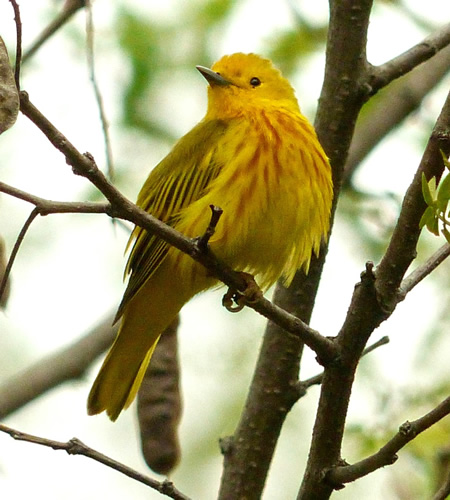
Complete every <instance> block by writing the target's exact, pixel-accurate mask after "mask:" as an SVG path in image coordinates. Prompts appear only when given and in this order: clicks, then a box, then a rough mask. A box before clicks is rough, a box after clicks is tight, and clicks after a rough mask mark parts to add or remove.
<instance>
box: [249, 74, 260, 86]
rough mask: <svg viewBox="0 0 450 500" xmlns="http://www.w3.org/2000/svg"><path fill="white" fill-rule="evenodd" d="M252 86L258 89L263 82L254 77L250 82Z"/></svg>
mask: <svg viewBox="0 0 450 500" xmlns="http://www.w3.org/2000/svg"><path fill="white" fill-rule="evenodd" d="M250 85H251V86H252V87H258V86H259V85H261V80H260V79H259V78H258V77H256V76H254V77H253V78H252V79H251V80H250Z"/></svg>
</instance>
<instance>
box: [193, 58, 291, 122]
mask: <svg viewBox="0 0 450 500" xmlns="http://www.w3.org/2000/svg"><path fill="white" fill-rule="evenodd" d="M197 69H198V70H199V71H200V73H201V74H202V75H203V76H204V77H205V78H206V80H207V81H208V83H209V88H208V113H207V116H208V115H209V116H210V117H215V118H226V117H233V116H237V115H239V114H242V113H245V111H246V110H249V109H258V108H263V109H268V108H271V107H274V108H288V109H291V110H292V111H298V110H299V108H298V103H297V99H296V97H295V94H294V89H293V88H292V87H291V84H290V83H289V82H288V80H286V78H284V77H283V76H282V75H281V73H280V71H279V70H277V69H276V68H275V67H274V66H273V65H272V62H271V61H270V60H269V59H264V58H262V57H260V56H258V55H256V54H242V53H236V54H232V55H229V56H224V57H222V58H221V59H219V61H217V62H216V63H215V64H214V65H213V66H212V68H211V69H209V68H205V67H203V66H197Z"/></svg>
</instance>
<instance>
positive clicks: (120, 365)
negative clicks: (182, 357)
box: [87, 263, 195, 420]
mask: <svg viewBox="0 0 450 500" xmlns="http://www.w3.org/2000/svg"><path fill="white" fill-rule="evenodd" d="M166 266H167V264H166V265H164V263H163V264H162V265H161V267H160V268H159V269H158V270H157V271H156V273H155V274H154V275H153V276H152V277H151V278H150V279H149V280H148V281H147V283H145V284H144V286H143V287H142V288H141V289H140V290H139V291H138V293H137V294H136V295H135V296H134V297H133V298H132V299H131V300H130V302H129V303H128V304H127V305H126V306H125V308H124V313H123V317H122V323H121V326H120V329H119V332H118V334H117V337H116V339H115V341H114V343H113V345H112V347H111V349H110V351H109V353H108V355H107V356H106V359H105V361H104V363H103V365H102V367H101V369H100V372H99V373H98V375H97V378H96V379H95V381H94V384H93V386H92V389H91V392H90V393H89V398H88V405H87V406H88V413H89V415H95V414H97V413H101V412H102V411H106V413H107V414H108V416H109V417H110V418H111V420H116V419H117V417H118V416H119V414H120V412H121V411H122V410H123V409H125V408H127V407H128V406H129V405H130V404H131V402H132V401H133V399H134V398H135V396H136V393H137V391H138V389H139V386H140V385H141V382H142V378H143V376H144V374H145V371H146V369H147V366H148V364H149V362H150V358H151V356H152V354H153V351H154V350H155V347H156V344H157V343H158V340H159V337H160V335H161V333H162V332H163V331H164V330H165V329H166V328H167V327H168V326H169V324H170V323H171V321H172V320H173V319H174V318H175V316H176V315H177V313H178V312H179V310H180V309H181V308H182V307H183V305H184V304H185V303H186V302H187V301H188V300H189V299H190V298H191V297H192V296H193V295H194V294H195V291H194V290H192V289H189V287H187V286H183V282H182V281H180V280H179V279H178V277H177V273H176V272H174V270H173V269H167V268H166ZM164 268H166V269H164Z"/></svg>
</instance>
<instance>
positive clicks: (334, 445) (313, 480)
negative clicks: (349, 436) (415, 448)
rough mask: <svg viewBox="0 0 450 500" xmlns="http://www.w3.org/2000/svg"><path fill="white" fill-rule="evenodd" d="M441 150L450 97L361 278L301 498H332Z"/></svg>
mask: <svg viewBox="0 0 450 500" xmlns="http://www.w3.org/2000/svg"><path fill="white" fill-rule="evenodd" d="M441 150H442V151H443V152H444V154H447V155H448V153H449V151H450V96H449V97H448V98H447V101H446V102H445V104H444V107H443V109H442V111H441V114H440V116H439V118H438V120H437V122H436V125H435V127H434V130H433V132H432V134H431V137H430V140H429V142H428V145H427V148H426V150H425V153H424V156H423V158H422V161H421V164H420V166H419V169H418V171H417V173H416V175H415V177H414V179H413V181H412V184H411V186H410V187H409V189H408V191H407V193H406V195H405V199H404V202H403V205H402V209H401V213H400V216H399V219H398V223H397V225H396V228H395V230H394V233H393V235H392V238H391V241H390V243H389V246H388V249H387V251H386V253H385V255H384V257H383V259H382V261H381V263H380V265H379V266H378V268H377V272H376V275H375V273H374V272H373V264H371V263H368V264H367V265H366V271H365V273H363V275H362V277H361V282H360V283H359V284H358V285H357V286H356V288H355V291H354V294H353V297H352V301H351V304H350V307H349V310H348V313H347V317H346V319H345V322H344V325H343V326H342V328H341V331H340V332H339V335H338V337H337V343H338V345H339V346H340V349H341V351H340V352H341V357H340V358H339V360H338V362H336V363H332V364H330V365H329V366H328V367H326V369H325V373H324V377H323V381H322V387H321V395H320V400H319V408H318V411H317V417H316V422H315V426H314V431H313V440H312V446H311V451H310V455H309V458H308V466H307V471H306V474H305V477H304V482H303V485H302V489H301V492H300V496H299V498H301V499H309V498H316V497H314V496H312V495H319V497H317V498H329V496H330V495H331V493H332V490H333V488H334V486H335V485H332V484H330V483H329V482H327V481H325V480H324V479H325V475H324V472H325V471H327V470H329V469H331V468H332V467H334V466H336V464H338V463H339V460H340V453H341V444H340V443H341V442H342V438H343V432H344V425H345V420H346V415H347V410H348V403H349V400H350V394H351V388H352V384H353V380H354V376H355V371H356V367H357V365H358V360H359V358H360V355H361V352H362V350H363V349H364V346H365V345H366V343H367V340H368V339H369V337H370V335H371V334H372V332H373V330H374V329H375V328H376V327H378V326H379V324H380V323H381V322H382V321H384V320H385V319H386V318H387V317H389V316H390V314H392V312H393V310H394V309H395V305H396V304H397V293H398V287H399V286H400V283H401V280H402V278H403V276H404V273H405V272H406V270H407V268H408V267H409V265H410V263H411V262H412V260H413V259H414V258H415V252H416V245H417V240H418V238H419V234H420V230H419V221H420V218H421V216H422V214H423V212H424V210H425V202H424V200H423V197H422V191H421V175H422V172H425V173H426V177H427V178H431V177H433V176H436V178H437V179H439V177H440V175H441V174H442V171H443V168H444V165H443V161H442V156H441ZM330 419H331V420H332V424H330Z"/></svg>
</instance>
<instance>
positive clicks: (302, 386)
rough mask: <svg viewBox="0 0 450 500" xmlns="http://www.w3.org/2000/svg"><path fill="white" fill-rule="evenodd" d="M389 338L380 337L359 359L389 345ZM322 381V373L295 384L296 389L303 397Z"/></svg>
mask: <svg viewBox="0 0 450 500" xmlns="http://www.w3.org/2000/svg"><path fill="white" fill-rule="evenodd" d="M389 342H390V341H389V337H387V336H384V337H381V339H380V340H377V341H376V342H375V343H373V344H372V345H370V346H369V347H366V348H365V349H364V351H363V353H362V355H361V357H363V356H365V355H366V354H369V353H370V352H372V351H374V350H375V349H378V347H381V346H383V345H386V344H389ZM322 380H323V372H322V373H319V374H318V375H314V377H310V378H307V379H306V380H303V381H300V382H298V384H297V389H298V392H299V394H301V395H303V394H306V390H307V389H309V388H310V387H312V386H313V385H320V384H321V383H322Z"/></svg>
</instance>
